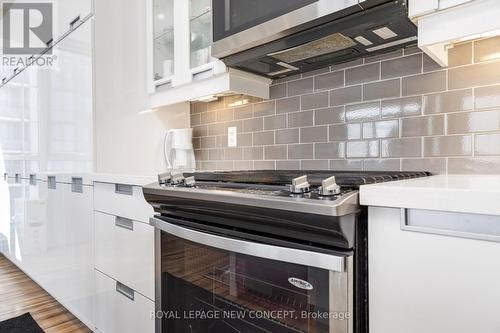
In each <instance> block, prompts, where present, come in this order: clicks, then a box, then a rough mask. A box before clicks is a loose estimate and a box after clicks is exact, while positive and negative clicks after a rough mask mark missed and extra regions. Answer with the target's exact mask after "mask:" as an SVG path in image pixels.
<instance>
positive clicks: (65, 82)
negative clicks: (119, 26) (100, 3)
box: [25, 1, 93, 172]
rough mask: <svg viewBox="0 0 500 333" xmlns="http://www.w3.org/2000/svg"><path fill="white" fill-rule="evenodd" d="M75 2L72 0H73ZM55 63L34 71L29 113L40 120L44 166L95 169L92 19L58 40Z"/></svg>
mask: <svg viewBox="0 0 500 333" xmlns="http://www.w3.org/2000/svg"><path fill="white" fill-rule="evenodd" d="M70 2H72V1H70ZM52 55H53V57H55V60H54V61H53V65H52V66H50V67H33V68H30V69H29V70H28V71H26V72H27V73H28V75H29V76H28V81H29V96H27V100H26V103H25V104H26V106H27V108H28V110H27V113H29V114H30V116H31V117H32V118H33V119H36V122H35V121H33V126H37V129H38V134H37V133H36V132H35V131H34V130H31V131H30V133H31V134H32V135H33V136H35V135H37V136H38V137H39V140H38V142H37V147H36V148H37V150H38V151H39V154H40V160H41V165H40V169H41V170H43V171H50V172H89V171H91V168H92V105H93V101H92V21H91V20H90V21H87V22H85V23H84V24H83V25H81V26H80V27H78V29H77V30H75V31H73V32H72V33H71V34H70V35H68V36H67V37H66V38H64V40H62V41H61V42H60V43H59V44H57V45H56V46H55V47H54V48H53V50H52Z"/></svg>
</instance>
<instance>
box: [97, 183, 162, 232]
mask: <svg viewBox="0 0 500 333" xmlns="http://www.w3.org/2000/svg"><path fill="white" fill-rule="evenodd" d="M94 209H95V210H97V211H100V212H104V213H108V214H112V215H116V216H121V217H125V218H129V219H132V220H136V221H140V222H145V223H149V218H150V217H151V216H153V207H151V206H150V205H149V204H148V203H147V201H146V199H144V195H143V193H142V187H140V186H132V185H124V184H110V183H98V182H96V183H94Z"/></svg>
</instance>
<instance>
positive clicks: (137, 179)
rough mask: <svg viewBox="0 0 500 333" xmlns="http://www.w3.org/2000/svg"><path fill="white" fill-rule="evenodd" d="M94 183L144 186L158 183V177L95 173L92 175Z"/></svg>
mask: <svg viewBox="0 0 500 333" xmlns="http://www.w3.org/2000/svg"><path fill="white" fill-rule="evenodd" d="M92 179H93V181H94V182H100V183H114V184H127V185H137V186H144V185H147V184H151V183H154V182H157V181H158V178H157V176H156V175H154V176H136V175H121V174H108V173H94V174H92Z"/></svg>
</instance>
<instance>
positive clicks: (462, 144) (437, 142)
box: [424, 135, 472, 156]
mask: <svg viewBox="0 0 500 333" xmlns="http://www.w3.org/2000/svg"><path fill="white" fill-rule="evenodd" d="M471 153H472V137H471V136H470V135H453V136H436V137H428V138H424V156H467V155H471Z"/></svg>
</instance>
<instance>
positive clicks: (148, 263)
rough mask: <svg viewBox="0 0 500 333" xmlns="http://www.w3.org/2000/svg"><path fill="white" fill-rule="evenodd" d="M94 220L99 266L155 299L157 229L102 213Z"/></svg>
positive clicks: (97, 266) (103, 270) (96, 259)
mask: <svg viewBox="0 0 500 333" xmlns="http://www.w3.org/2000/svg"><path fill="white" fill-rule="evenodd" d="M94 221H95V222H94V223H95V227H94V230H95V267H96V268H97V269H98V270H100V271H102V272H104V273H105V274H107V275H109V276H111V277H112V278H114V279H116V280H118V281H120V282H122V283H124V284H126V285H127V286H129V287H130V288H132V289H134V290H136V291H137V292H139V293H141V294H143V295H144V296H146V297H148V298H150V299H151V300H154V299H155V290H154V289H155V286H154V228H153V227H152V226H150V225H148V224H145V223H141V222H137V221H133V220H130V219H124V218H122V217H116V216H113V215H109V214H104V213H100V212H95V213H94Z"/></svg>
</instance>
